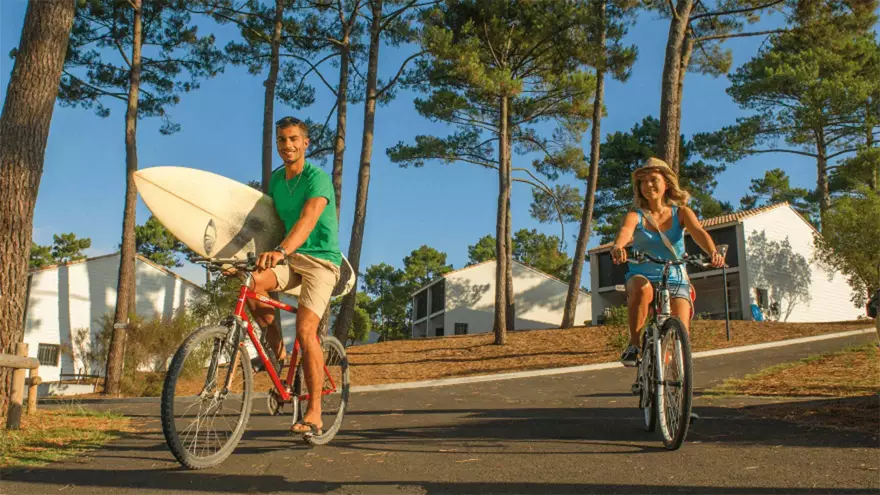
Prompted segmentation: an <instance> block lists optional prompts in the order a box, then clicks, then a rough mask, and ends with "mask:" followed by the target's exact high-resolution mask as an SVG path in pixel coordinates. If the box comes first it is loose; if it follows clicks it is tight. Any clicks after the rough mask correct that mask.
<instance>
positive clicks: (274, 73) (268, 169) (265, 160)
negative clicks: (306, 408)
mask: <svg viewBox="0 0 880 495" xmlns="http://www.w3.org/2000/svg"><path fill="white" fill-rule="evenodd" d="M283 20H284V0H275V29H274V31H273V32H272V49H271V55H270V58H269V77H267V78H266V81H265V82H264V83H263V85H264V86H265V87H266V94H265V98H264V100H263V155H262V164H263V185H262V187H263V193H264V194H268V193H269V181H270V180H271V179H272V168H273V167H272V160H273V157H274V156H275V146H273V144H274V139H273V137H274V136H273V135H274V134H275V87H276V86H277V85H278V59H279V54H278V52H279V51H280V47H281V22H282V21H283ZM276 316H277V315H276Z"/></svg>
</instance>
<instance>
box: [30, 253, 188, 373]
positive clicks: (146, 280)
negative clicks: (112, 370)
mask: <svg viewBox="0 0 880 495" xmlns="http://www.w3.org/2000/svg"><path fill="white" fill-rule="evenodd" d="M136 267H137V272H136V284H137V297H136V308H137V313H138V314H139V315H141V316H144V317H148V318H152V317H153V316H155V315H162V316H163V317H170V316H172V315H173V314H174V312H175V311H177V309H178V308H180V307H181V306H183V305H185V304H186V303H187V301H188V300H190V299H191V298H193V297H196V296H197V295H198V294H199V293H200V291H201V289H199V288H196V287H195V286H193V285H190V284H188V283H186V282H183V281H182V280H180V279H179V278H175V277H173V276H171V275H169V274H167V273H165V272H164V271H162V270H160V269H158V268H155V267H153V266H151V265H150V264H148V263H144V262H142V261H140V260H138V261H137V264H136ZM118 273H119V256H118V255H116V256H109V257H99V258H96V259H93V260H91V261H88V262H82V263H74V264H71V265H67V266H59V267H56V268H51V269H47V270H42V271H38V272H35V273H34V274H33V275H32V279H31V290H30V297H29V300H28V308H27V314H26V316H25V333H24V342H25V343H27V344H28V355H29V356H31V357H37V352H38V350H39V344H41V343H42V344H56V345H58V344H65V343H68V342H69V341H70V338H71V337H70V334H71V331H72V330H76V329H79V328H88V329H89V332H90V334H91V335H92V336H93V338H94V334H96V333H97V332H98V330H99V326H98V324H97V321H98V320H100V318H101V317H102V316H103V315H104V314H105V313H108V312H112V311H114V309H115V304H116V279H117V277H118ZM79 367H80V365H79V363H77V365H76V368H77V369H76V371H77V372H82V370H80V369H79ZM62 370H63V371H64V372H65V373H73V372H74V363H73V362H72V360H71V359H70V357H69V356H67V355H65V354H62V355H61V358H60V366H45V365H41V366H40V377H42V378H43V380H45V381H55V380H58V379H59V374H60V373H61V371H62ZM103 372H104V370H91V371H90V374H103Z"/></svg>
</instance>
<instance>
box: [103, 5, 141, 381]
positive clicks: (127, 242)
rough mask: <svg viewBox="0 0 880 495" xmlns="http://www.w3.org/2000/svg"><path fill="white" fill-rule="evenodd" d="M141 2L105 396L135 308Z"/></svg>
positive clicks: (116, 375) (117, 373)
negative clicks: (117, 277)
mask: <svg viewBox="0 0 880 495" xmlns="http://www.w3.org/2000/svg"><path fill="white" fill-rule="evenodd" d="M141 1H142V0H133V6H134V22H133V40H132V48H131V77H130V83H129V87H128V109H127V111H126V113H125V210H124V212H123V215H122V250H121V253H120V255H119V279H118V282H117V285H116V314H115V316H114V318H113V323H114V324H113V332H112V334H111V337H110V352H109V353H108V354H107V370H106V373H105V375H104V395H119V382H120V380H121V379H122V364H123V358H124V354H125V338H126V331H127V325H128V321H129V317H130V315H131V314H132V313H133V312H134V310H135V300H136V297H135V290H136V288H135V255H136V254H137V251H136V248H135V243H134V241H135V236H134V227H135V221H136V213H137V210H136V207H137V189H136V188H135V184H134V173H135V172H136V171H137V168H138V162H137V117H138V115H137V111H138V94H139V90H140V80H141V43H142V40H141V36H142V26H141Z"/></svg>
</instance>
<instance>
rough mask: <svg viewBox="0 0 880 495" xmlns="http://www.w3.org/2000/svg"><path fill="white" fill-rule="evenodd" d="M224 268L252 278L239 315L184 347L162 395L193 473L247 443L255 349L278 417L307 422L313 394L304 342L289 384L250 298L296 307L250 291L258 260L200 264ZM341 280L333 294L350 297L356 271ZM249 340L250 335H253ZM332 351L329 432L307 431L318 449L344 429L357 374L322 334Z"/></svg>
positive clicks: (166, 424)
mask: <svg viewBox="0 0 880 495" xmlns="http://www.w3.org/2000/svg"><path fill="white" fill-rule="evenodd" d="M196 261H197V262H200V263H204V264H207V265H208V266H209V268H210V269H212V270H214V271H218V270H220V269H221V267H222V268H228V267H233V268H236V269H237V270H239V271H240V272H242V273H244V274H245V280H244V283H243V284H242V286H241V289H240V292H239V296H238V301H237V303H236V305H235V311H234V312H233V313H232V315H231V316H230V317H228V318H226V319H224V320H223V322H222V323H221V324H220V325H212V326H205V327H201V328H198V329H196V330H195V331H194V332H193V333H192V334H191V335H189V337H187V338H186V340H185V341H184V342H183V344H181V346H180V348H179V349H178V350H177V352H176V353H175V355H174V358H172V360H171V364H170V366H169V368H168V373H167V375H166V376H165V384H164V388H163V390H162V407H161V416H162V432H163V433H164V435H165V441H166V443H167V444H168V447H169V448H170V449H171V453H172V454H174V457H175V458H176V459H177V461H178V462H180V463H181V464H182V465H184V466H186V467H188V468H190V469H203V468H207V467H211V466H216V465H217V464H220V463H221V462H223V461H224V460H225V459H226V458H227V457H229V455H230V454H231V453H232V451H233V450H234V449H235V447H236V446H237V445H238V442H239V441H240V440H241V437H242V434H243V433H244V430H245V429H246V428H247V422H248V418H249V417H250V413H251V408H252V406H253V399H254V394H253V388H254V383H253V381H254V371H253V369H252V366H251V360H250V352H251V351H250V350H249V349H253V351H255V352H256V354H257V355H258V356H259V358H260V360H261V361H262V362H263V366H264V369H265V370H266V371H267V374H268V376H269V379H270V380H271V382H272V385H273V386H272V388H270V389H269V392H268V394H267V405H268V408H269V413H270V414H271V415H278V414H280V413H281V412H282V410H283V408H284V406H285V405H286V404H290V405H291V406H292V409H293V411H292V412H293V422H296V421H297V420H299V419H301V415H302V414H303V412H304V411H305V406H306V405H307V403H308V401H309V400H312V397H311V396H310V395H309V394H308V393H307V390H306V387H305V376H304V370H303V366H302V363H301V362H300V361H299V357H300V345H299V342H298V341H297V342H295V343H294V347H293V353H292V356H291V360H290V367H289V368H288V371H287V377H286V378H285V379H281V377H280V376H279V375H280V373H279V372H276V370H280V369H281V367H280V366H278V365H277V364H276V363H277V360H276V359H275V356H274V353H272V351H271V350H270V349H269V348H268V347H266V345H265V342H264V340H263V339H261V338H258V337H257V334H256V332H255V331H254V325H252V324H251V321H250V320H249V319H248V316H247V313H246V312H245V301H246V300H248V299H252V300H257V301H260V302H262V303H265V304H269V305H271V306H273V307H275V308H278V309H280V310H282V311H286V312H289V313H296V308H295V307H293V306H290V305H288V304H285V303H283V302H281V301H277V300H275V299H271V298H268V297H264V296H262V295H259V294H257V293H255V292H254V291H252V290H250V289H249V287H250V282H251V279H252V275H251V273H252V272H253V271H254V270H255V269H256V257H255V256H254V255H253V253H249V254H248V259H247V260H239V259H216V258H212V259H198V260H196ZM341 271H342V273H341V276H340V281H339V283H337V286H336V288H334V291H333V297H340V296H342V295H344V294H346V293H347V292H348V291H349V290H351V287H352V286H353V285H354V277H353V276H352V270H351V266H350V265H348V262H347V261H346V260H343V267H342V270H341ZM246 337H247V338H246ZM317 338H318V340H319V342H320V343H321V349H322V350H323V353H324V386H323V389H322V391H321V395H320V400H321V408H322V411H323V412H322V414H323V418H322V419H323V420H324V421H323V423H324V429H323V432H322V433H321V435H313V434H309V433H306V434H304V435H303V438H304V439H305V441H306V442H308V443H310V444H312V445H323V444H326V443H328V442H329V441H330V440H332V439H333V437H334V436H336V433H337V432H338V431H339V428H340V427H341V426H342V418H343V416H344V415H345V407H346V405H347V403H348V394H349V388H350V384H349V373H348V358H347V357H346V354H345V347H344V346H343V345H342V343H341V342H339V340H337V339H336V338H335V337H332V336H319V337H317Z"/></svg>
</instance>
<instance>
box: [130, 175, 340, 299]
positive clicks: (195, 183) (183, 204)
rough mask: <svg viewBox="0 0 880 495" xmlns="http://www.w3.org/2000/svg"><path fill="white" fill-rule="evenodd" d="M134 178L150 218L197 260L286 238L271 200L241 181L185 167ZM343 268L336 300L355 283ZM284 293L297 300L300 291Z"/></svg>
mask: <svg viewBox="0 0 880 495" xmlns="http://www.w3.org/2000/svg"><path fill="white" fill-rule="evenodd" d="M134 180H135V185H136V186H137V189H138V193H140V195H141V198H142V199H143V200H144V203H146V205H147V208H149V209H150V211H151V212H152V213H153V216H155V217H156V219H157V220H159V222H161V223H162V225H164V226H165V228H167V229H168V231H169V232H171V233H172V234H173V235H174V237H176V238H177V239H179V240H180V242H182V243H184V244H186V246H187V247H189V248H190V249H192V250H193V251H195V252H196V253H198V254H199V255H200V256H204V257H206V258H236V259H242V260H243V259H246V258H247V254H248V253H249V252H251V253H255V254H259V253H262V252H265V251H271V250H272V249H274V248H275V247H276V246H278V244H279V243H280V242H281V241H282V240H283V239H284V232H285V231H284V223H282V221H281V219H280V218H278V214H277V213H276V212H275V205H274V202H273V201H272V198H271V197H269V196H267V195H265V194H263V193H262V192H261V191H258V190H256V189H254V188H252V187H250V186H248V185H246V184H242V183H241V182H238V181H235V180H232V179H230V178H228V177H224V176H222V175H217V174H214V173H211V172H206V171H204V170H197V169H193V168H187V167H151V168H146V169H142V170H138V171H137V172H135V174H134ZM347 265H348V262H347V261H344V262H343V270H342V272H343V273H341V276H340V284H337V287H336V290H334V296H339V295H342V294H344V293H347V292H348V291H349V290H350V289H351V286H353V285H354V280H353V279H354V277H351V276H350V273H351V270H350V267H348V266H347ZM346 269H348V270H346ZM346 271H347V272H348V273H345V272H346ZM287 293H288V294H291V295H294V296H295V295H297V294H299V287H296V288H294V289H292V290H291V291H288V292H287Z"/></svg>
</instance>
